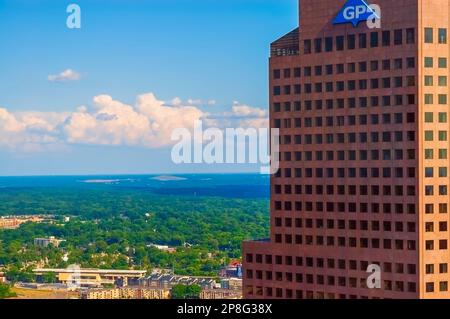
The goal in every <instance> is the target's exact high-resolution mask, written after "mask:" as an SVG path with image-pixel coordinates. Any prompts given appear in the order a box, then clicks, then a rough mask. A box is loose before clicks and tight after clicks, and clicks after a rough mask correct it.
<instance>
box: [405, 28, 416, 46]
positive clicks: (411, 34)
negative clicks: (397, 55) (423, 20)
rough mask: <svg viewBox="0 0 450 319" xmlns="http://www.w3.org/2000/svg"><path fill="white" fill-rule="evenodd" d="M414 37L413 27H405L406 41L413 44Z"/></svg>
mask: <svg viewBox="0 0 450 319" xmlns="http://www.w3.org/2000/svg"><path fill="white" fill-rule="evenodd" d="M415 38H416V35H415V30H414V28H409V29H406V43H407V44H414V42H415Z"/></svg>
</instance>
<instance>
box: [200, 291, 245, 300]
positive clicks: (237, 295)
mask: <svg viewBox="0 0 450 319" xmlns="http://www.w3.org/2000/svg"><path fill="white" fill-rule="evenodd" d="M200 299H242V291H239V290H229V289H205V290H202V292H201V293H200Z"/></svg>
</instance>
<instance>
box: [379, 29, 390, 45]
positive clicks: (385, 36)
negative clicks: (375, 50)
mask: <svg viewBox="0 0 450 319" xmlns="http://www.w3.org/2000/svg"><path fill="white" fill-rule="evenodd" d="M381 37H382V40H381V43H382V45H383V46H385V47H388V46H390V45H391V31H383V33H382V35H381Z"/></svg>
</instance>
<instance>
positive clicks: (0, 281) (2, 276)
mask: <svg viewBox="0 0 450 319" xmlns="http://www.w3.org/2000/svg"><path fill="white" fill-rule="evenodd" d="M5 282H6V276H5V273H3V272H0V284H4V283H5Z"/></svg>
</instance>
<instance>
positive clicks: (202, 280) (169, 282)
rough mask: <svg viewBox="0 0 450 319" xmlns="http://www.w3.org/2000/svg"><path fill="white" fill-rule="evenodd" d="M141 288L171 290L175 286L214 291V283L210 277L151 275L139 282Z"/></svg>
mask: <svg viewBox="0 0 450 319" xmlns="http://www.w3.org/2000/svg"><path fill="white" fill-rule="evenodd" d="M140 285H141V286H143V287H149V288H157V289H171V288H172V287H173V286H175V285H198V286H200V287H201V288H202V289H214V288H215V286H216V282H215V280H214V278H212V277H193V276H177V275H171V274H152V275H150V276H148V277H145V278H143V279H141V280H140Z"/></svg>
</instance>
